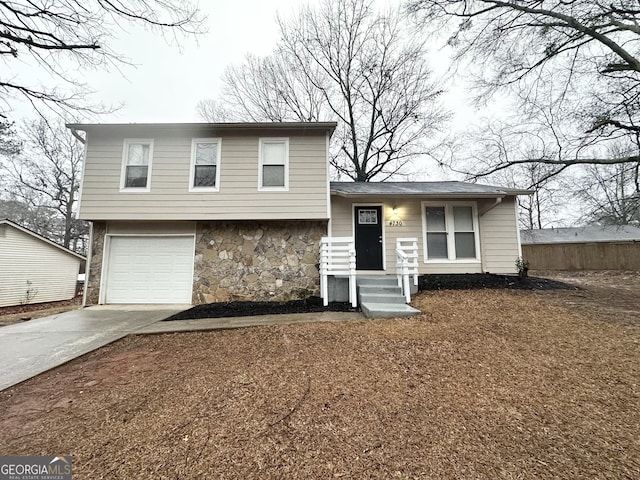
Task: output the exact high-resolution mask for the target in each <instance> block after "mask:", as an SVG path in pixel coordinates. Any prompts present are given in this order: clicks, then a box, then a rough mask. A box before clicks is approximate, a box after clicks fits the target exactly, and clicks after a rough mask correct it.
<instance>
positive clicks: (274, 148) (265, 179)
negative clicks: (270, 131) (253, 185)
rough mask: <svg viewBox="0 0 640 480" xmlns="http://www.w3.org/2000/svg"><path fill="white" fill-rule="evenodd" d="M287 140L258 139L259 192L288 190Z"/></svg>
mask: <svg viewBox="0 0 640 480" xmlns="http://www.w3.org/2000/svg"><path fill="white" fill-rule="evenodd" d="M288 170H289V140H288V139H286V138H261V139H260V172H259V174H258V176H259V185H258V187H259V189H260V190H287V189H288V188H289V178H288V176H289V175H288V174H289V172H288Z"/></svg>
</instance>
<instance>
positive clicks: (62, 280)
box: [0, 220, 85, 307]
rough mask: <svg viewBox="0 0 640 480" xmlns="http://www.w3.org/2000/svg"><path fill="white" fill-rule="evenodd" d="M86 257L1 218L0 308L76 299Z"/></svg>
mask: <svg viewBox="0 0 640 480" xmlns="http://www.w3.org/2000/svg"><path fill="white" fill-rule="evenodd" d="M84 260H85V258H84V257H83V256H82V255H79V254H77V253H75V252H73V251H71V250H69V249H67V248H64V247H62V246H60V245H58V244H56V243H54V242H52V241H50V240H47V239H46V238H44V237H42V236H40V235H38V234H37V233H34V232H32V231H30V230H28V229H26V228H24V227H21V226H20V225H18V224H16V223H14V222H12V221H10V220H0V307H6V306H10V305H20V304H25V303H42V302H54V301H59V300H69V299H71V298H73V297H74V296H75V294H76V285H77V281H78V272H79V270H80V264H81V263H82V261H84Z"/></svg>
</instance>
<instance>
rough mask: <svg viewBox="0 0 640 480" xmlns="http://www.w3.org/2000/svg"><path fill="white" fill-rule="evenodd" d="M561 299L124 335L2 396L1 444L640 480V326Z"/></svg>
mask: <svg viewBox="0 0 640 480" xmlns="http://www.w3.org/2000/svg"><path fill="white" fill-rule="evenodd" d="M558 295H560V294H553V295H551V294H549V295H547V294H546V292H545V293H543V294H536V293H532V292H517V291H501V290H491V291H473V292H468V291H455V292H454V291H441V292H433V293H426V294H421V295H419V296H418V297H417V299H416V301H415V304H416V305H417V306H418V307H419V308H421V309H422V310H423V311H424V312H426V313H424V314H422V315H421V316H418V317H414V318H412V319H405V320H401V319H396V320H381V321H367V322H353V323H342V324H333V323H323V324H301V325H294V326H277V327H260V328H250V329H242V330H228V331H218V332H206V333H188V334H170V335H157V336H147V337H129V338H126V339H124V340H123V341H120V342H118V343H116V344H113V345H111V346H108V347H106V348H103V349H101V350H99V351H97V352H94V353H92V354H90V355H87V356H85V357H83V358H82V359H78V360H76V361H74V362H72V363H70V364H68V365H65V366H63V367H61V368H58V369H56V370H54V371H53V372H51V373H49V374H45V375H41V376H40V377H37V378H35V379H32V380H29V381H27V382H25V383H23V384H22V385H19V386H17V387H15V388H12V389H10V390H7V391H5V392H2V393H0V411H2V412H3V415H2V418H1V419H0V427H1V428H0V445H1V448H0V450H1V451H2V452H3V453H11V454H52V453H56V454H58V453H68V454H72V455H73V456H74V462H75V463H74V473H75V476H74V478H78V479H82V478H92V479H95V478H110V479H111V478H122V479H124V478H398V479H400V478H487V479H489V478H491V479H495V478H573V479H580V478H639V477H640V463H639V458H640V444H639V440H638V438H639V431H638V425H640V408H639V407H640V401H639V396H638V394H639V388H638V381H639V379H640V375H639V373H640V348H639V347H640V329H639V328H638V327H637V325H638V324H640V322H637V323H636V325H630V324H624V325H621V324H615V323H610V322H604V321H602V320H603V319H602V318H600V317H599V316H597V315H589V314H587V313H584V312H583V313H575V312H574V311H573V309H569V308H567V306H565V304H564V301H563V300H562V299H560V297H558ZM567 295H568V294H567ZM638 319H639V320H640V314H638Z"/></svg>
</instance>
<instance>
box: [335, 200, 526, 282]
mask: <svg viewBox="0 0 640 480" xmlns="http://www.w3.org/2000/svg"><path fill="white" fill-rule="evenodd" d="M423 200H424V199H421V198H386V199H385V198H381V197H364V198H360V197H359V198H355V199H354V198H344V197H339V196H335V195H334V196H332V197H331V216H332V218H331V235H333V236H336V237H342V236H353V235H354V231H353V207H354V206H355V205H381V204H382V205H383V217H384V220H385V222H384V227H383V233H384V237H385V242H384V248H385V264H386V270H385V272H384V273H392V274H394V273H395V271H396V270H395V269H396V255H395V249H396V239H397V238H407V237H415V238H417V239H418V255H419V270H420V274H435V273H451V274H458V273H481V272H482V271H483V268H484V271H488V272H492V273H515V271H516V270H515V259H516V258H517V256H518V240H517V231H516V221H515V203H514V199H513V197H507V198H505V199H504V201H503V202H502V203H500V204H499V205H498V206H496V207H494V208H493V209H492V210H490V211H488V212H487V213H485V214H484V215H481V216H480V217H479V222H478V223H479V236H480V237H479V238H480V253H481V260H482V261H481V262H446V261H445V262H438V263H425V261H424V232H423V224H422V215H423V214H422V201H423ZM461 200H463V201H469V199H461ZM429 201H430V202H442V203H443V204H444V203H447V202H452V201H455V200H452V199H442V200H438V199H432V198H429ZM493 203H494V200H493V199H490V200H478V201H477V205H478V212H479V213H480V212H482V209H483V207H488V206H489V205H491V204H493ZM394 206H396V207H397V208H398V217H399V218H400V219H401V220H402V226H390V225H389V221H390V220H391V216H392V209H393V207H394ZM381 273H382V272H381Z"/></svg>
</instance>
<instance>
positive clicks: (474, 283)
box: [420, 273, 579, 291]
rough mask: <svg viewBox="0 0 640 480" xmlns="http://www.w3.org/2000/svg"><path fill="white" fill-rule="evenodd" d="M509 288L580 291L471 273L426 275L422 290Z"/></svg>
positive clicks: (537, 281)
mask: <svg viewBox="0 0 640 480" xmlns="http://www.w3.org/2000/svg"><path fill="white" fill-rule="evenodd" d="M485 288H508V289H510V290H579V287H577V286H575V285H570V284H568V283H564V282H559V281H557V280H551V279H549V278H540V277H525V278H518V277H516V276H513V275H496V274H491V273H469V274H464V275H424V276H422V277H420V290H427V291H433V290H478V289H485Z"/></svg>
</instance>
